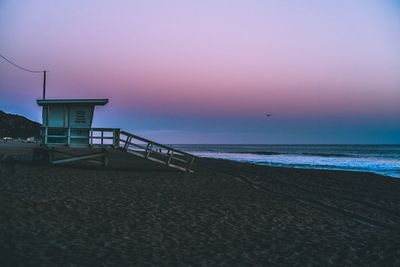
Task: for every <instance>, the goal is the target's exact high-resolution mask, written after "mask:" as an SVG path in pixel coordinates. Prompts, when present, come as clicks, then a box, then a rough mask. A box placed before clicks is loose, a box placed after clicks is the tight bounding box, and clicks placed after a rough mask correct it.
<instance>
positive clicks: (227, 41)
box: [0, 0, 400, 143]
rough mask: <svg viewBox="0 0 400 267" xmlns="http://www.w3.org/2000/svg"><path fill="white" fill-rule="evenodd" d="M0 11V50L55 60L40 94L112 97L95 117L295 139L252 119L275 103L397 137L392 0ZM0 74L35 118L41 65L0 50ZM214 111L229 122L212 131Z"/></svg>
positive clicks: (75, 5) (3, 103)
mask: <svg viewBox="0 0 400 267" xmlns="http://www.w3.org/2000/svg"><path fill="white" fill-rule="evenodd" d="M0 25H1V26H0V38H1V40H2V41H1V42H0V54H3V55H5V56H7V57H8V58H10V59H12V60H14V61H15V62H18V64H20V65H23V66H26V67H29V68H32V69H43V68H45V69H48V70H50V72H49V78H48V88H49V89H48V97H52V98H61V97H68V98H85V97H93V98H97V97H98V98H101V97H107V98H110V104H109V105H108V107H107V108H105V109H104V110H101V111H100V114H101V118H96V119H97V122H98V123H99V124H103V125H104V126H110V127H111V124H114V123H116V121H115V116H118V123H119V127H123V128H128V129H129V130H133V131H138V132H146V133H149V132H151V131H154V132H157V133H159V132H163V133H164V134H163V135H162V136H157V134H154V137H155V138H159V139H162V141H165V142H175V141H179V140H176V139H177V138H175V137H173V136H172V135H173V134H171V137H168V136H166V135H165V132H171V133H173V132H174V131H175V132H176V133H178V132H179V133H182V132H184V133H185V132H187V133H188V135H191V136H193V138H191V137H187V136H185V141H186V140H188V141H187V142H193V143H196V142H209V143H213V142H216V143H218V142H221V140H223V139H224V138H223V137H218V138H216V137H215V136H216V135H217V136H233V137H232V138H231V140H232V142H243V143H246V140H248V138H249V137H248V135H246V134H245V133H242V132H243V130H242V129H239V130H238V129H237V127H236V126H237V122H235V123H232V119H235V118H237V120H239V121H241V122H243V123H244V124H246V123H247V122H249V121H254V124H251V125H248V127H250V129H252V131H250V132H251V133H252V135H256V136H259V137H257V140H256V142H265V143H268V142H278V141H279V142H288V143H290V142H302V141H301V140H302V139H301V138H300V139H299V140H292V139H290V137H288V138H287V139H284V140H283V141H281V139H279V138H278V139H279V140H278V139H276V138H275V139H274V138H272V137H269V136H268V135H267V134H266V133H265V132H264V131H265V129H264V128H262V129H259V128H258V127H257V125H258V124H259V123H264V122H263V121H262V120H263V119H264V118H263V114H265V113H267V112H272V113H274V116H276V117H278V118H282V121H280V122H279V120H278V119H276V120H277V121H275V122H274V123H275V124H276V126H282V124H283V123H288V124H293V123H292V122H299V120H300V121H303V122H304V125H310V126H309V127H310V128H309V131H308V132H309V133H310V132H311V133H315V132H313V131H315V129H316V128H317V124H318V123H316V122H315V120H318V119H319V120H321V122H326V121H329V120H335V119H338V118H340V119H343V120H344V122H343V123H344V126H343V127H342V128H340V127H339V126H338V127H336V128H335V126H332V131H333V132H335V131H336V132H338V131H339V133H340V134H342V135H343V136H344V137H343V138H345V136H346V133H348V138H349V140H353V139H351V138H354V136H356V133H359V132H365V131H361V130H360V129H361V128H362V127H364V128H362V129H370V131H369V133H366V134H367V135H368V136H366V139H365V140H372V141H371V142H382V138H387V140H389V141H388V142H400V137H399V138H397V139H396V138H395V139H393V137H392V136H394V134H393V133H400V129H399V127H397V128H396V126H393V125H395V120H396V117H397V118H398V117H399V116H400V104H399V103H400V52H399V51H400V50H399V47H400V4H399V3H398V1H377V0H376V1H372V0H364V1H356V0H355V1H344V0H343V1H305V0H304V1H197V2H196V3H194V2H193V1H63V2H61V1H2V2H1V3H0ZM0 77H1V81H0V92H1V93H2V95H3V97H2V98H1V99H0V109H8V110H11V111H15V112H22V113H25V115H27V116H29V117H31V118H35V119H39V117H40V115H39V114H40V110H39V109H38V108H37V107H36V106H35V103H34V99H35V98H38V97H40V95H41V91H40V90H41V77H40V76H35V75H32V74H29V73H23V72H19V71H18V70H17V69H14V68H13V67H12V66H9V65H7V64H6V63H5V62H0ZM16 99H23V100H21V101H22V102H20V101H18V102H17V101H16ZM22 103H24V104H23V105H22ZM139 114H145V115H144V116H143V115H140V116H139ZM275 114H276V115H275ZM135 116H138V117H135ZM207 118H208V119H209V120H210V122H209V123H208V122H207ZM217 119H219V120H220V122H219V123H217V124H219V125H224V126H226V127H225V128H221V129H220V130H219V131H220V132H218V133H215V132H214V126H213V125H214V124H213V123H214V121H215V120H217ZM258 119H260V121H257V120H258ZM370 119H371V124H370V125H369V126H368V125H364V124H363V125H362V127H361V126H360V125H359V126H357V125H358V124H357V123H355V124H354V122H355V121H358V122H360V121H362V122H363V123H364V121H368V120H370ZM145 120H146V121H145ZM179 120H181V121H180V123H178V122H176V121H179ZM149 121H150V122H149ZM187 121H192V122H194V123H193V124H197V125H202V127H201V129H197V127H194V126H193V125H192V126H187ZM379 121H382V123H383V124H382V125H380V124H379V123H378V124H377V122H379ZM169 122H171V123H170V124H169ZM175 122H176V123H175ZM130 125H132V126H130ZM157 125H163V126H162V127H161V126H157ZM168 125H171V126H168ZM352 125H353V126H352ZM385 125H386V126H385ZM387 125H389V126H387ZM112 126H116V125H112ZM160 127H161V128H160ZM235 127H236V128H235ZM326 127H328V126H326ZM352 127H353V128H352ZM354 127H359V128H354ZM360 127H361V128H360ZM368 127H369V128H368ZM385 127H387V128H385ZM278 128H279V127H278ZM280 128H282V127H280ZM283 128H285V127H283ZM289 128H290V127H289ZM377 129H380V130H379V131H378V132H379V138H378V137H377V136H378V135H376V138H374V136H373V133H375V132H376V131H377ZM295 130H296V129H295V128H290V129H288V130H287V131H295ZM282 131H283V130H282ZM396 131H398V132H396ZM236 132H237V133H236ZM367 132H368V131H367ZM193 133H196V134H193ZM279 133H281V135H280V136H286V135H287V136H290V134H288V133H287V132H279V131H277V132H276V136H279ZM385 133H386V134H387V135H385ZM150 134H151V133H150ZM315 134H316V133H315ZM316 135H318V134H316ZM175 136H176V135H175ZM199 136H200V137H201V138H200V137H199ZM385 136H387V137H385ZM319 137H320V138H319V139H318V140H324V136H322V135H321V136H319ZM307 138H308V137H307ZM307 138H306V136H305V137H304V140H308V139H307ZM200 139H201V140H200ZM204 140H206V141H204ZM329 140H330V141H329ZM390 140H391V141H390ZM393 140H394V141H393ZM336 141H338V140H335V138H334V135H332V138H331V139H328V142H336ZM307 142H308V141H307ZM349 142H351V141H349ZM383 142H385V140H383Z"/></svg>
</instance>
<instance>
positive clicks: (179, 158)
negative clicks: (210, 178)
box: [120, 131, 196, 172]
mask: <svg viewBox="0 0 400 267" xmlns="http://www.w3.org/2000/svg"><path fill="white" fill-rule="evenodd" d="M123 137H125V138H123ZM133 140H138V141H140V142H142V143H144V144H138V143H137V142H136V143H134V142H133ZM120 142H121V143H123V147H122V148H123V149H124V150H125V151H127V152H130V153H132V154H135V155H137V156H140V157H143V158H146V159H150V160H153V161H156V162H159V163H162V164H165V165H167V166H170V167H173V168H176V169H179V170H183V171H188V172H192V170H191V167H192V166H193V163H194V160H195V158H196V156H194V155H191V154H189V153H186V152H184V151H181V150H178V149H176V148H173V147H170V146H166V145H163V144H160V143H157V142H154V141H151V140H149V139H146V138H143V137H140V136H137V135H134V134H131V133H128V132H125V131H121V133H120ZM131 146H133V147H134V148H133V149H131V148H130V147H131ZM157 149H158V150H157ZM162 149H164V150H166V152H165V153H163V152H162ZM152 154H153V156H152ZM157 156H158V158H157Z"/></svg>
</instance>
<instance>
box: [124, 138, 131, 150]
mask: <svg viewBox="0 0 400 267" xmlns="http://www.w3.org/2000/svg"><path fill="white" fill-rule="evenodd" d="M131 140H132V137H131V136H126V140H125V145H124V149H128V147H129V143H130V142H131Z"/></svg>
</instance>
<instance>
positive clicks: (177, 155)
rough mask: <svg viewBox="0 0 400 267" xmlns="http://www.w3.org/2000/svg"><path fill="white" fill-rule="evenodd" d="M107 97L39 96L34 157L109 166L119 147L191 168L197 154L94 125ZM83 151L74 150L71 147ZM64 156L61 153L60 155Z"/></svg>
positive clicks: (151, 158)
mask: <svg viewBox="0 0 400 267" xmlns="http://www.w3.org/2000/svg"><path fill="white" fill-rule="evenodd" d="M107 103H108V99H40V100H37V104H38V105H39V106H41V107H42V127H41V148H40V149H36V150H35V151H34V157H33V158H34V160H35V161H41V162H46V163H49V164H62V163H67V162H72V161H77V160H90V161H94V162H98V163H101V164H103V165H104V166H108V152H109V150H110V149H119V150H122V151H124V152H127V153H130V154H133V155H135V156H138V157H141V158H145V159H148V160H151V161H154V162H157V163H161V164H163V165H166V166H169V167H172V168H176V169H178V170H182V171H188V172H192V169H191V168H192V165H193V163H194V160H195V156H193V155H191V154H188V153H186V152H183V151H179V150H177V149H175V148H172V147H169V146H166V145H162V144H159V143H156V142H153V141H151V140H148V139H146V138H143V137H139V136H137V135H134V134H131V133H128V132H125V131H121V129H119V128H94V127H92V122H93V116H94V111H95V107H96V106H104V105H106V104H107ZM68 148H70V149H74V151H75V152H76V151H80V152H84V154H82V153H79V154H76V153H72V152H71V151H69V150H68ZM60 156H61V157H60Z"/></svg>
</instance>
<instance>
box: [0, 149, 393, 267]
mask: <svg viewBox="0 0 400 267" xmlns="http://www.w3.org/2000/svg"><path fill="white" fill-rule="evenodd" d="M32 147H33V145H30V146H26V145H21V146H18V148H16V147H15V146H12V145H7V146H6V145H1V144H0V154H1V153H14V154H15V155H17V156H18V155H19V156H18V157H17V160H18V162H17V163H16V172H15V173H12V172H8V171H7V170H3V172H1V173H0V256H1V257H0V266H103V265H105V266H132V265H138V266H143V265H155V266H160V265H169V266H216V265H218V266H257V265H258V266H287V265H290V266H307V265H309V266H329V265H331V266H346V265H353V266H366V265H368V266H396V265H397V266H399V265H400V239H399V236H400V224H399V222H400V180H396V179H392V178H388V177H383V176H379V175H374V174H368V173H358V172H344V171H319V170H303V169H290V168H272V167H263V166H255V165H251V164H243V163H237V162H231V161H224V160H213V159H199V160H198V162H197V164H196V166H195V170H196V172H195V173H194V174H189V173H183V172H178V171H175V170H171V169H168V168H166V167H163V166H161V165H158V164H154V163H152V162H147V161H145V160H142V159H137V158H135V157H134V156H130V155H128V156H125V154H124V153H122V152H119V151H113V152H111V157H110V168H108V169H103V168H102V167H98V166H96V165H93V164H90V163H80V164H74V165H72V164H70V165H68V166H57V167H56V166H36V165H32V164H30V163H29V158H30V156H31V155H30V154H29V153H30V151H31V149H32ZM3 169H4V168H3Z"/></svg>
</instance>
